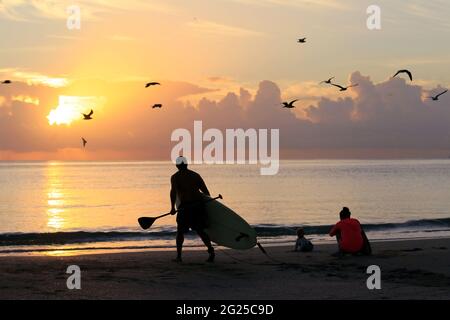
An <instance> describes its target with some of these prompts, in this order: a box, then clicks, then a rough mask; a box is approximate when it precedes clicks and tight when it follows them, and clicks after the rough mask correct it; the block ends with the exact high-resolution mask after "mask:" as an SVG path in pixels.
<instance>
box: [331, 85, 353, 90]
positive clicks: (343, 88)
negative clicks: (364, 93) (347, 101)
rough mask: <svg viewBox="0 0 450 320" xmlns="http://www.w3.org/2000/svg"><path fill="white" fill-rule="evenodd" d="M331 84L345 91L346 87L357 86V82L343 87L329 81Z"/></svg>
mask: <svg viewBox="0 0 450 320" xmlns="http://www.w3.org/2000/svg"><path fill="white" fill-rule="evenodd" d="M331 85H332V86H335V87H338V88H339V89H340V90H339V91H347V89H348V88H352V87H357V86H358V84H357V83H356V84H351V85H349V86H347V87H343V86H340V85H338V84H334V83H331Z"/></svg>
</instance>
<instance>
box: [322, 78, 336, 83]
mask: <svg viewBox="0 0 450 320" xmlns="http://www.w3.org/2000/svg"><path fill="white" fill-rule="evenodd" d="M333 79H334V77H332V78H330V79H328V80H324V81H322V82H320V83H319V84H322V83H328V84H331V80H333Z"/></svg>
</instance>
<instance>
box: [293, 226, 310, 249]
mask: <svg viewBox="0 0 450 320" xmlns="http://www.w3.org/2000/svg"><path fill="white" fill-rule="evenodd" d="M297 237H298V238H297V242H296V243H295V250H294V251H300V252H310V251H312V250H313V247H314V245H313V244H312V243H311V241H309V240H308V239H306V238H305V231H304V230H303V228H298V229H297Z"/></svg>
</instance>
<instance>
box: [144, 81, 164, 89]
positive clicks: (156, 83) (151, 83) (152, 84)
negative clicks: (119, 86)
mask: <svg viewBox="0 0 450 320" xmlns="http://www.w3.org/2000/svg"><path fill="white" fill-rule="evenodd" d="M160 85H161V83H159V82H149V83H147V84H146V85H145V87H146V88H148V87H151V86H160Z"/></svg>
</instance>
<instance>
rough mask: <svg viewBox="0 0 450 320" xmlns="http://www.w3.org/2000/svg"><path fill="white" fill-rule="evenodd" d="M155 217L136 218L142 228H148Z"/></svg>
mask: <svg viewBox="0 0 450 320" xmlns="http://www.w3.org/2000/svg"><path fill="white" fill-rule="evenodd" d="M155 220H156V219H155V218H150V217H140V218H139V219H138V222H139V225H140V226H141V228H142V229H144V230H147V229H148V228H150V227H151V226H152V224H153V222H155Z"/></svg>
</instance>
